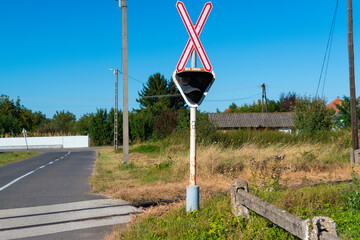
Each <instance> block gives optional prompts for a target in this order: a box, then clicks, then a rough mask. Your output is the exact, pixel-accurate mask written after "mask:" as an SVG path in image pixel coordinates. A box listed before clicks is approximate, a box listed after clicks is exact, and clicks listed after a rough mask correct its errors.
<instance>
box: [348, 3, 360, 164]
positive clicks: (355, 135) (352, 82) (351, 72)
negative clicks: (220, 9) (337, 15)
mask: <svg viewBox="0 0 360 240" xmlns="http://www.w3.org/2000/svg"><path fill="white" fill-rule="evenodd" d="M347 17H348V50H349V80H350V108H351V130H352V151H351V159H352V163H355V162H356V158H355V155H354V151H355V150H357V149H358V148H359V139H358V128H357V117H356V94H355V70H354V42H353V17H352V0H347Z"/></svg>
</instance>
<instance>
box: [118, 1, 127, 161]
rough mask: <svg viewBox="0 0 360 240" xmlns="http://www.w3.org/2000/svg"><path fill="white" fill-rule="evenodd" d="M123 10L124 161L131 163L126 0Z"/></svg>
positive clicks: (122, 6)
mask: <svg viewBox="0 0 360 240" xmlns="http://www.w3.org/2000/svg"><path fill="white" fill-rule="evenodd" d="M119 7H120V8H121V10H122V45H123V71H122V72H123V163H129V110H128V104H129V103H128V52H127V13H126V10H127V5H126V0H122V1H120V0H119Z"/></svg>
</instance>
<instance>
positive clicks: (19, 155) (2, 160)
mask: <svg viewBox="0 0 360 240" xmlns="http://www.w3.org/2000/svg"><path fill="white" fill-rule="evenodd" d="M39 154H40V153H36V152H29V153H27V152H0V167H1V166H4V165H7V164H10V163H13V162H17V161H21V160H24V159H27V158H30V157H34V156H37V155H39Z"/></svg>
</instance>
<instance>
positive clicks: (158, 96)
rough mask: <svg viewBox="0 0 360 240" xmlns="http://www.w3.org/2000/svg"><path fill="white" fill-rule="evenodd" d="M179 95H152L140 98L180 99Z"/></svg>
mask: <svg viewBox="0 0 360 240" xmlns="http://www.w3.org/2000/svg"><path fill="white" fill-rule="evenodd" d="M180 96H181V94H166V95H152V96H142V97H140V98H164V97H180Z"/></svg>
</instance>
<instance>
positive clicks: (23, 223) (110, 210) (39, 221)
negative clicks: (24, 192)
mask: <svg viewBox="0 0 360 240" xmlns="http://www.w3.org/2000/svg"><path fill="white" fill-rule="evenodd" d="M54 211H55V212H54ZM141 212H142V211H141V210H139V209H138V208H135V207H132V206H129V205H128V203H126V202H124V201H121V200H112V199H98V200H90V201H83V202H73V203H66V204H55V205H45V206H38V207H29V208H15V209H6V210H0V216H4V217H3V218H0V239H15V238H25V237H35V236H40V235H45V234H53V233H58V232H64V231H71V230H77V229H86V228H92V227H100V226H109V225H118V224H124V223H127V222H129V220H130V218H131V215H132V214H138V213H141Z"/></svg>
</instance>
